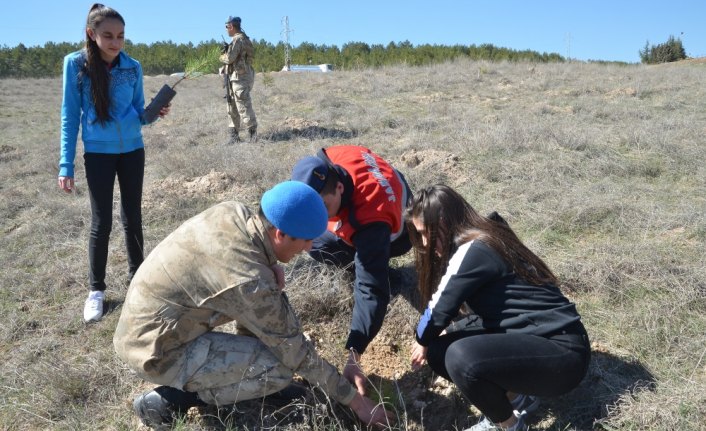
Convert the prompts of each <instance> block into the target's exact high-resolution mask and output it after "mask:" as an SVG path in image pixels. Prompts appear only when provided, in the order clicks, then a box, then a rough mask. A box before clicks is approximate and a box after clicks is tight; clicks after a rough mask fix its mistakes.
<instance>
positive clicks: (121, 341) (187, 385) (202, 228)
mask: <svg viewBox="0 0 706 431" xmlns="http://www.w3.org/2000/svg"><path fill="white" fill-rule="evenodd" d="M276 263H277V258H276V257H275V255H274V250H273V246H272V243H271V241H270V238H269V236H268V235H267V232H266V230H265V227H264V225H263V223H262V221H261V220H260V218H259V217H258V216H257V215H253V214H251V212H250V211H249V210H248V209H247V208H246V207H245V206H244V205H242V204H239V203H237V202H224V203H221V204H218V205H216V206H214V207H211V208H210V209H208V210H206V211H204V212H202V213H201V214H199V215H197V216H195V217H193V218H191V219H190V220H188V221H186V222H185V223H184V224H182V225H181V226H180V227H179V228H178V229H177V230H175V231H174V232H173V233H171V234H170V235H169V236H168V237H167V238H165V239H164V240H163V241H162V242H161V243H160V244H159V245H158V246H157V247H156V248H155V249H154V250H153V251H152V253H151V254H150V255H149V256H148V257H147V259H146V260H145V261H144V263H143V264H142V266H140V268H139V270H138V271H137V273H136V274H135V277H134V279H133V281H132V283H131V284H130V288H129V289H128V292H127V295H126V297H125V303H124V305H123V310H122V314H121V316H120V320H119V321H118V325H117V327H116V330H115V335H114V339H113V343H114V345H115V350H116V352H117V354H118V356H119V357H120V358H121V359H122V360H124V361H125V362H126V363H127V364H128V366H129V367H130V368H131V369H133V370H134V371H135V372H136V373H137V374H138V375H139V376H140V377H142V378H143V379H145V380H148V381H150V382H153V383H156V384H160V385H166V386H171V387H174V388H177V389H181V390H185V391H189V392H197V393H198V396H199V398H200V399H201V400H203V401H205V402H206V403H209V404H232V403H235V402H237V401H241V400H246V399H252V398H258V397H262V396H264V395H267V394H270V393H273V392H276V391H278V390H280V389H283V388H284V387H286V386H287V385H288V384H289V383H290V382H291V379H292V375H293V373H295V372H296V373H297V374H299V375H301V376H302V377H304V378H306V379H307V380H308V381H309V382H310V383H311V384H315V385H319V386H320V387H321V388H322V389H323V390H324V391H326V392H327V393H328V394H329V395H330V396H331V397H332V398H333V399H335V400H337V401H339V402H341V403H343V404H346V405H348V404H349V403H350V402H351V400H352V399H353V397H354V396H355V389H354V387H353V386H352V385H351V384H350V383H349V382H348V381H347V380H346V379H345V378H343V377H342V376H341V375H340V374H339V373H338V370H337V369H336V368H335V367H334V366H333V365H331V364H329V363H328V362H326V361H325V360H324V359H322V358H321V357H320V356H319V355H318V354H317V353H316V351H315V349H314V346H313V345H312V344H311V343H310V342H309V341H307V340H306V339H305V338H304V336H303V334H302V332H301V328H300V325H299V321H298V319H297V317H296V315H295V314H294V310H293V309H292V307H291V306H290V304H289V301H288V300H287V296H286V294H285V293H284V292H283V291H281V290H280V289H278V287H277V283H276V279H275V275H274V272H273V271H272V269H271V267H272V265H274V264H276ZM233 320H235V321H236V322H237V327H238V333H239V334H241V333H247V334H248V335H236V334H230V333H222V332H213V329H214V328H215V327H217V326H219V325H222V324H223V323H226V322H230V321H233Z"/></svg>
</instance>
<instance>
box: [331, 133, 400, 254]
mask: <svg viewBox="0 0 706 431" xmlns="http://www.w3.org/2000/svg"><path fill="white" fill-rule="evenodd" d="M325 152H326V155H327V156H328V158H329V159H330V160H331V162H333V163H334V164H336V165H338V166H341V167H342V168H343V169H345V170H346V171H347V172H348V174H349V175H350V177H351V179H352V180H353V194H352V196H351V202H350V203H349V205H348V206H346V207H343V208H341V210H340V211H339V212H338V214H337V215H335V216H334V217H331V218H330V219H329V222H328V230H329V231H331V232H333V233H334V234H336V236H338V237H339V238H341V239H343V240H344V241H345V242H347V243H348V244H351V245H352V244H353V242H352V240H351V238H352V237H353V234H355V232H356V229H358V228H360V227H361V226H364V225H366V224H369V223H373V222H385V223H387V224H388V225H389V226H390V230H391V232H392V234H391V236H390V241H393V240H394V239H396V238H397V237H398V236H399V235H400V233H402V229H403V228H404V223H403V220H402V219H403V211H404V209H405V207H406V202H407V187H405V185H404V183H403V182H402V179H401V178H400V175H399V173H398V172H397V171H395V169H394V168H393V167H392V166H391V165H390V164H389V163H387V162H386V161H385V160H384V159H383V158H382V157H380V156H378V155H377V154H375V153H373V152H372V151H371V150H370V149H368V148H365V147H360V146H355V145H341V146H335V147H330V148H327V149H326V150H325Z"/></svg>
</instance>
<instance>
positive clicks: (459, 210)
mask: <svg viewBox="0 0 706 431" xmlns="http://www.w3.org/2000/svg"><path fill="white" fill-rule="evenodd" d="M405 219H406V223H407V229H408V230H409V235H410V239H411V241H412V244H413V245H414V251H415V264H416V268H417V274H418V275H419V291H420V293H421V297H422V300H423V301H424V302H425V303H426V302H427V301H429V300H430V299H431V296H432V295H433V294H434V291H435V289H436V287H437V286H438V284H439V281H440V280H441V277H442V276H443V274H444V272H445V271H446V267H447V266H448V263H449V259H450V258H451V256H452V255H453V254H454V252H455V251H456V249H458V247H459V246H461V245H462V244H464V243H467V242H469V241H472V240H474V239H478V240H480V241H483V242H484V243H485V244H487V245H488V246H489V247H491V248H492V249H493V250H495V251H496V252H497V253H498V254H499V255H500V256H501V257H502V258H503V259H504V260H505V261H506V262H508V264H510V266H511V267H512V269H513V271H514V272H515V273H516V274H518V275H519V276H520V277H521V278H522V279H524V280H525V281H527V282H528V283H531V284H537V285H541V284H547V283H551V284H557V283H558V281H557V278H556V276H555V275H554V274H553V273H552V271H551V270H550V269H549V267H548V266H547V265H546V264H545V263H544V261H542V259H540V258H539V257H538V256H537V255H536V254H534V253H533V252H532V251H530V249H528V248H527V246H525V245H524V244H523V243H522V241H520V239H519V238H518V237H517V235H516V234H515V232H513V230H512V229H511V228H510V226H509V225H508V224H507V223H505V221H504V220H500V221H496V220H493V219H490V218H487V217H483V216H481V215H480V214H478V213H477V212H476V211H475V210H474V209H473V207H471V205H470V204H469V203H468V202H467V201H466V200H465V199H464V198H463V196H461V195H460V194H458V193H457V192H456V191H455V190H453V189H452V188H450V187H448V186H445V185H443V184H437V185H434V186H431V187H427V188H425V189H423V190H421V191H420V192H419V193H418V194H417V196H415V199H414V202H413V203H412V205H410V206H409V207H408V208H407V211H406V214H405ZM414 220H418V221H421V222H422V224H423V226H424V231H425V232H424V234H425V235H426V236H427V239H428V241H427V243H426V245H424V244H423V241H422V234H421V233H420V232H418V231H417V229H416V228H415V226H414V222H413V221H414ZM437 239H438V240H439V241H438V242H439V244H440V246H441V249H440V250H438V253H437V250H436V244H437Z"/></svg>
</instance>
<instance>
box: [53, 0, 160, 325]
mask: <svg viewBox="0 0 706 431" xmlns="http://www.w3.org/2000/svg"><path fill="white" fill-rule="evenodd" d="M124 45H125V21H124V20H123V17H122V16H121V15H120V14H119V13H118V12H117V11H115V10H114V9H111V8H109V7H106V6H104V5H102V4H99V3H96V4H94V5H93V6H91V9H90V11H89V13H88V18H87V19H86V45H85V47H84V49H82V50H80V51H77V52H73V53H71V54H69V55H67V56H66V57H65V58H64V81H63V102H62V105H61V156H60V161H59V179H58V183H59V188H61V189H62V190H64V191H65V192H67V193H70V192H71V191H72V190H73V189H74V158H75V155H76V141H77V138H78V132H79V128H80V129H81V140H82V141H83V149H84V155H83V158H84V166H85V169H86V183H87V184H88V191H89V196H90V200H91V233H90V237H89V241H88V261H89V280H90V289H91V291H90V293H89V296H88V299H87V300H86V303H85V306H84V310H83V318H84V320H85V321H86V322H90V321H98V320H100V319H101V317H102V316H103V300H104V297H105V296H104V295H105V294H104V292H105V288H106V285H105V267H106V262H107V259H108V239H109V236H110V230H111V226H112V213H113V186H114V183H115V176H116V175H117V177H118V184H119V186H120V209H121V212H120V214H121V219H122V224H123V228H124V230H125V243H126V246H127V256H128V266H129V278H132V275H133V274H134V273H135V271H137V268H138V267H139V266H140V264H141V263H142V259H143V239H142V211H141V205H142V182H143V178H144V169H145V151H144V143H143V141H142V131H141V128H142V125H143V124H145V121H144V104H145V96H144V92H143V88H142V67H141V66H140V63H139V62H137V61H136V60H134V59H132V58H130V57H129V56H128V55H127V54H125V53H124V52H123V51H122V48H123V46H124ZM168 112H169V107H166V108H164V109H162V111H160V117H163V116H164V115H166V114H167V113H168Z"/></svg>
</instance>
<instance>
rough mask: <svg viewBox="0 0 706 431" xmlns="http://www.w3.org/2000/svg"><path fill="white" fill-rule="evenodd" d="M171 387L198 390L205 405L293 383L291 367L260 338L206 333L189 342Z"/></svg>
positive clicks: (259, 394) (254, 395)
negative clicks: (280, 359) (282, 361)
mask: <svg viewBox="0 0 706 431" xmlns="http://www.w3.org/2000/svg"><path fill="white" fill-rule="evenodd" d="M184 356H185V361H184V364H183V366H182V368H181V373H180V376H179V377H178V378H177V380H178V381H176V382H173V384H172V385H170V386H173V387H177V388H182V389H183V390H185V391H189V392H197V393H198V395H199V398H201V400H203V401H204V402H205V403H207V404H213V405H224V404H234V403H236V402H238V401H244V400H250V399H254V398H261V397H264V396H265V395H269V394H271V393H274V392H277V391H279V390H281V389H284V388H285V387H287V386H288V385H289V384H290V383H291V382H292V377H293V373H292V370H290V369H288V368H286V367H284V366H283V365H282V363H281V362H280V361H279V360H278V359H277V358H276V357H275V356H274V355H273V354H272V352H270V350H269V349H268V348H267V346H265V345H264V344H263V343H262V342H261V341H260V340H258V339H257V338H254V337H247V336H243V335H235V334H227V333H223V332H209V333H206V334H204V335H201V336H200V337H198V338H197V339H195V340H194V341H192V342H191V343H190V345H189V347H188V348H187V350H186V352H184Z"/></svg>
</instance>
